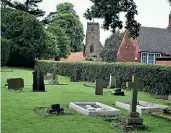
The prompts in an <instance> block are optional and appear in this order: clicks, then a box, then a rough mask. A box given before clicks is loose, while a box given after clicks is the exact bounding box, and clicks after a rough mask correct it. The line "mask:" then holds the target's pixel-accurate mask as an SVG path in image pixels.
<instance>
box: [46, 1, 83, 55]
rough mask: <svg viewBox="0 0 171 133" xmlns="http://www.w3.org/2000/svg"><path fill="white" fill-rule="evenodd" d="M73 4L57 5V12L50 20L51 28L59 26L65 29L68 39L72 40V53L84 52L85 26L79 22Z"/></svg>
mask: <svg viewBox="0 0 171 133" xmlns="http://www.w3.org/2000/svg"><path fill="white" fill-rule="evenodd" d="M73 7H74V6H73V5H72V4H71V3H67V2H65V3H61V4H59V5H57V11H56V12H55V13H54V14H53V17H52V16H51V17H50V16H48V17H50V18H48V19H50V20H49V22H50V24H49V26H51V25H52V26H53V27H55V26H57V27H61V28H63V29H64V31H65V34H66V35H67V37H69V38H70V40H71V42H70V47H71V51H72V52H78V51H82V47H83V46H82V42H83V39H84V32H83V25H82V23H81V22H80V20H79V17H78V15H77V14H76V11H75V10H74V8H73Z"/></svg>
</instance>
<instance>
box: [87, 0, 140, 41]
mask: <svg viewBox="0 0 171 133" xmlns="http://www.w3.org/2000/svg"><path fill="white" fill-rule="evenodd" d="M90 1H92V2H93V3H94V5H93V6H91V7H90V8H88V9H87V11H86V12H85V14H84V16H85V17H86V18H87V19H89V20H92V19H93V18H102V19H104V22H103V28H104V29H106V30H109V28H111V29H112V31H113V32H115V29H116V28H119V29H121V28H122V27H123V24H122V21H121V20H120V18H119V14H120V13H121V12H125V13H126V15H125V17H126V27H125V28H126V29H127V30H128V31H129V35H130V37H133V38H135V37H137V36H138V35H139V33H138V32H139V29H140V24H139V23H138V22H137V21H136V20H135V18H134V17H135V15H137V14H138V11H137V10H136V7H137V6H136V4H135V3H134V1H133V0H90Z"/></svg>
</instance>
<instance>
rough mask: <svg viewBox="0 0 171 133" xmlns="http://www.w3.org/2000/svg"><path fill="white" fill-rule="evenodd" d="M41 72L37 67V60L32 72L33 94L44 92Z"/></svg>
mask: <svg viewBox="0 0 171 133" xmlns="http://www.w3.org/2000/svg"><path fill="white" fill-rule="evenodd" d="M43 78H44V77H43V72H42V71H41V70H40V68H39V66H38V60H37V59H36V61H35V71H34V72H33V92H44V91H45V84H44V79H43Z"/></svg>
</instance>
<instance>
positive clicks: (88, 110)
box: [69, 102, 120, 116]
mask: <svg viewBox="0 0 171 133" xmlns="http://www.w3.org/2000/svg"><path fill="white" fill-rule="evenodd" d="M69 108H70V109H73V110H76V111H77V112H79V113H81V114H84V115H88V116H115V115H119V114H120V111H119V110H118V109H116V108H113V107H110V106H108V105H105V104H102V103H99V102H70V104H69Z"/></svg>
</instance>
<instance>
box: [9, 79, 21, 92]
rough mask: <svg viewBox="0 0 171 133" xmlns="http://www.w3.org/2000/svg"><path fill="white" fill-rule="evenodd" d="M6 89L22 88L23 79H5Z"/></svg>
mask: <svg viewBox="0 0 171 133" xmlns="http://www.w3.org/2000/svg"><path fill="white" fill-rule="evenodd" d="M7 86H8V89H15V90H17V89H21V88H24V79H22V78H11V79H7Z"/></svg>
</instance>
